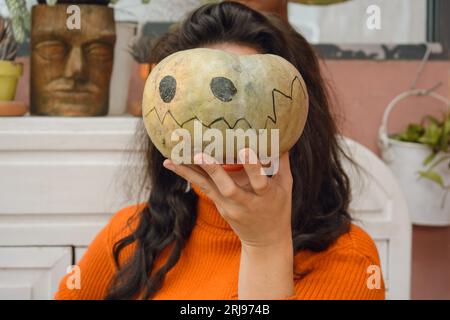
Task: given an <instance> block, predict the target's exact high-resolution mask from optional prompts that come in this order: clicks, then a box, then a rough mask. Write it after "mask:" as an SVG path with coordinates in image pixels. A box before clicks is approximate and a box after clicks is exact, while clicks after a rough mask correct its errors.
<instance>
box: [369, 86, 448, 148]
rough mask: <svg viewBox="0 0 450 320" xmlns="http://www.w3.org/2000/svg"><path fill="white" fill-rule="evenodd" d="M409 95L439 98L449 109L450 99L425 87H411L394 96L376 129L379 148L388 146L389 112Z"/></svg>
mask: <svg viewBox="0 0 450 320" xmlns="http://www.w3.org/2000/svg"><path fill="white" fill-rule="evenodd" d="M411 96H430V97H432V98H435V99H436V100H439V101H441V102H443V103H444V104H446V105H447V109H448V110H449V111H450V100H449V99H447V98H446V97H444V96H441V95H440V94H437V93H435V92H430V90H426V89H413V90H409V91H405V92H402V93H400V94H399V95H398V96H396V97H395V98H394V99H392V101H391V102H390V103H389V104H388V106H387V108H386V110H385V111H384V114H383V118H382V120H381V126H380V129H379V130H378V142H379V146H380V148H381V149H387V148H388V147H389V136H388V120H389V115H390V114H391V111H392V109H394V107H395V106H396V105H397V104H398V103H399V102H400V101H401V100H403V99H406V98H408V97H411Z"/></svg>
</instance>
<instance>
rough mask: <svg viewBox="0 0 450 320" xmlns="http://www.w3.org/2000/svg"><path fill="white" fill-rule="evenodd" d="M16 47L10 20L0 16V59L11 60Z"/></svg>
mask: <svg viewBox="0 0 450 320" xmlns="http://www.w3.org/2000/svg"><path fill="white" fill-rule="evenodd" d="M18 47H19V44H18V43H17V41H16V39H15V37H14V32H13V28H12V22H11V20H10V19H5V18H3V17H0V60H8V61H13V60H14V59H15V58H16V55H17V49H18Z"/></svg>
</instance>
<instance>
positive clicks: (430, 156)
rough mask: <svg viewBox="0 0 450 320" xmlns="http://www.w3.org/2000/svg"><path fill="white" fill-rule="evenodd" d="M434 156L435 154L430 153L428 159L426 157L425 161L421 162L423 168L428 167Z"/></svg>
mask: <svg viewBox="0 0 450 320" xmlns="http://www.w3.org/2000/svg"><path fill="white" fill-rule="evenodd" d="M436 155H437V152H432V153H430V155H429V156H428V157H426V158H425V160H423V162H422V163H423V165H424V166H427V165H429V164H430V162H431V161H433V160H434V158H435V157H436Z"/></svg>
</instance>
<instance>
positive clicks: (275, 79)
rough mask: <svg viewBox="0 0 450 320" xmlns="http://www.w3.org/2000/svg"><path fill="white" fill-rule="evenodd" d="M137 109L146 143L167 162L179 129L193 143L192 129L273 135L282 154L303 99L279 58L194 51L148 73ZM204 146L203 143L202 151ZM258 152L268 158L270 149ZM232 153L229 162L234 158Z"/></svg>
mask: <svg viewBox="0 0 450 320" xmlns="http://www.w3.org/2000/svg"><path fill="white" fill-rule="evenodd" d="M142 109H143V110H142V113H143V116H144V123H145V126H146V129H147V132H148V134H149V136H150V138H151V139H152V141H153V143H154V144H155V146H156V147H157V148H158V150H159V151H160V152H161V153H162V154H163V155H164V156H165V157H167V158H171V154H172V149H173V148H175V147H176V145H178V141H174V140H173V138H172V137H173V135H172V134H173V132H174V131H179V130H177V129H180V128H182V129H186V130H188V131H189V132H190V136H191V137H195V136H196V134H195V130H196V129H195V123H197V124H198V123H200V124H201V126H202V127H203V128H204V129H205V130H206V129H216V130H219V131H220V132H222V133H223V134H222V136H223V137H226V135H227V130H234V131H236V130H237V129H242V130H245V131H246V130H248V129H252V130H253V129H254V130H258V131H259V132H261V131H260V130H267V131H268V132H269V133H271V132H274V131H273V130H272V129H277V132H279V141H277V143H278V144H279V148H278V149H279V152H280V154H283V153H284V152H286V151H288V150H289V149H290V148H291V147H292V146H293V145H294V144H295V143H296V141H297V140H298V139H299V138H300V135H301V133H302V131H303V128H304V125H305V122H306V117H307V113H308V93H307V90H306V86H305V83H304V81H303V78H302V76H301V75H300V73H299V71H298V70H297V69H296V68H295V67H294V66H293V65H292V64H291V63H289V62H288V61H286V60H285V59H283V58H281V57H279V56H276V55H271V54H255V55H236V54H232V53H227V52H225V51H222V50H214V49H203V48H200V49H192V50H186V51H180V52H177V53H175V54H172V55H171V56H169V57H167V58H165V59H164V60H162V61H161V62H160V63H158V64H157V65H156V66H155V68H153V70H152V72H151V73H150V76H149V77H148V79H147V82H146V85H145V89H144V97H143V102H142ZM194 144H195V141H193V142H192V143H191V145H192V146H194ZM208 144H209V142H207V141H205V143H204V144H203V146H202V148H203V149H202V150H204V149H205V147H207V145H208ZM227 144H228V146H229V145H230V141H224V144H223V147H224V148H225V147H227ZM260 147H261V146H260V145H258V153H259V151H260ZM262 148H267V149H269V154H271V152H270V148H271V146H267V145H265V146H262ZM236 151H238V150H236V149H234V155H233V154H232V155H231V156H234V157H235V156H236V154H237V152H236ZM255 151H257V150H255ZM227 153H228V154H227ZM222 154H224V155H225V154H227V159H228V156H230V154H229V152H228V151H227V150H225V149H223V152H222ZM266 154H267V153H266ZM218 160H219V161H220V160H222V159H218Z"/></svg>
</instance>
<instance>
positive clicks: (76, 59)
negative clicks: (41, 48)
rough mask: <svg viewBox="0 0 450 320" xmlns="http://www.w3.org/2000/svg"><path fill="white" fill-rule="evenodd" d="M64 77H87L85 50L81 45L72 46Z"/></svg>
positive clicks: (80, 78)
mask: <svg viewBox="0 0 450 320" xmlns="http://www.w3.org/2000/svg"><path fill="white" fill-rule="evenodd" d="M64 77H66V78H73V79H76V80H84V79H86V74H85V63H84V57H83V52H82V50H81V48H80V47H75V46H74V47H72V49H71V50H70V52H69V56H68V57H67V61H66V66H65V69H64Z"/></svg>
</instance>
